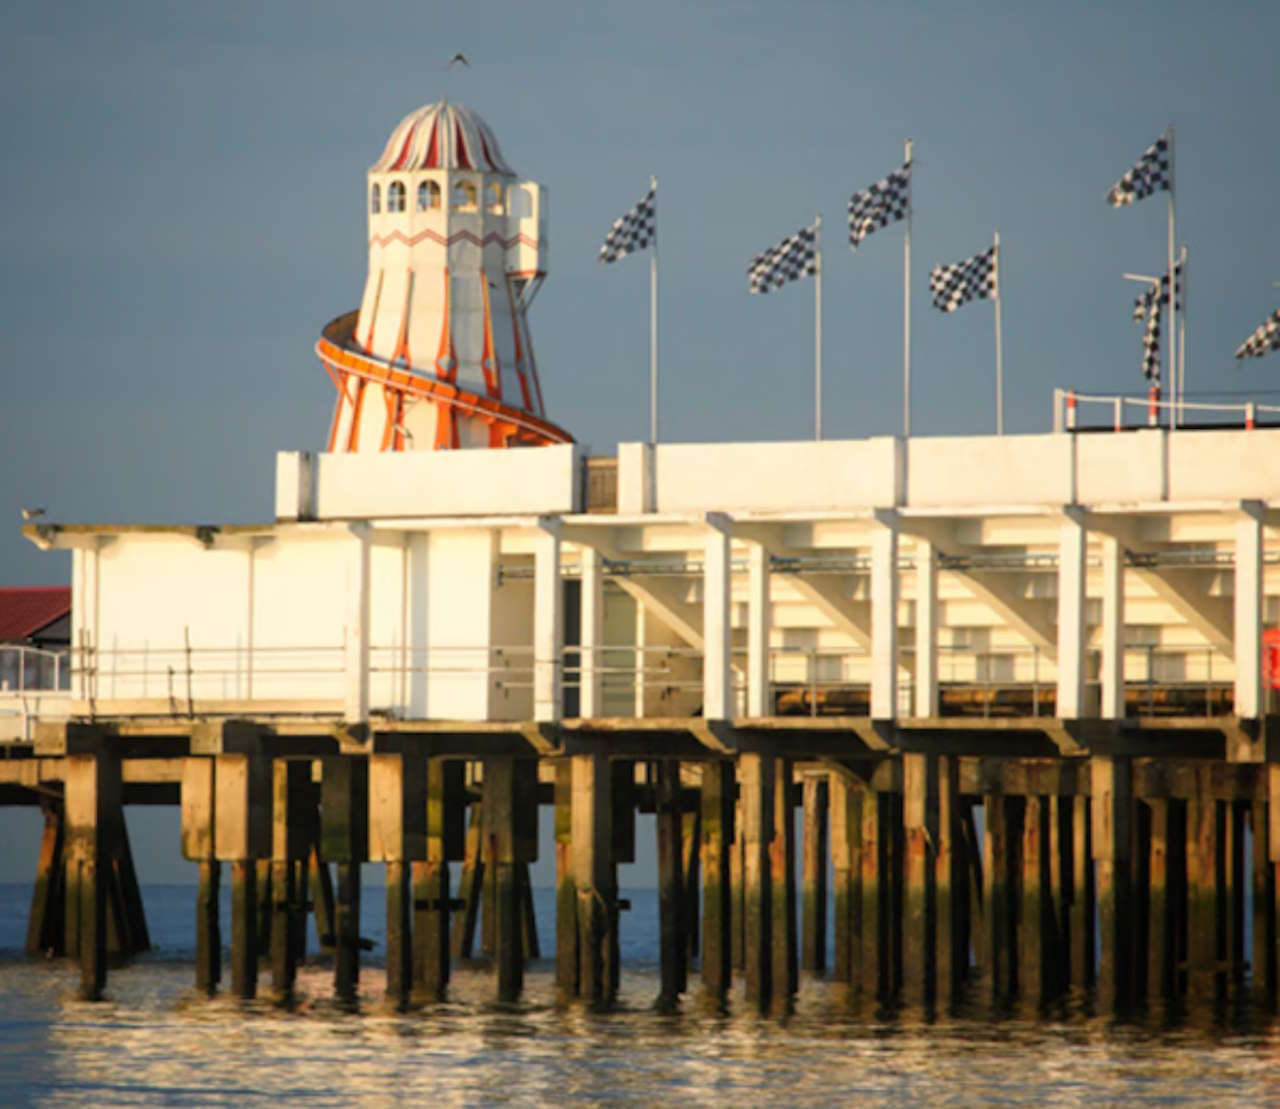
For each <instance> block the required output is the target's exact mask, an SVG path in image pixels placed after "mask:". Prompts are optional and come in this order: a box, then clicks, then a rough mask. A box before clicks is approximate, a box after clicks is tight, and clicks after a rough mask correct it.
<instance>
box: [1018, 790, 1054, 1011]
mask: <svg viewBox="0 0 1280 1109" xmlns="http://www.w3.org/2000/svg"><path fill="white" fill-rule="evenodd" d="M1049 809H1050V805H1049V798H1048V797H1042V796H1039V795H1036V794H1031V795H1029V796H1028V797H1027V798H1026V801H1025V804H1024V807H1023V810H1022V843H1021V850H1020V852H1019V857H1020V859H1021V862H1022V874H1021V880H1020V882H1019V892H1020V895H1021V896H1020V899H1019V901H1020V903H1019V905H1018V934H1017V941H1016V943H1015V945H1014V946H1015V948H1016V949H1017V953H1018V956H1017V957H1018V964H1017V976H1018V994H1019V996H1020V997H1021V998H1022V1000H1023V1002H1025V1003H1027V1004H1030V1005H1034V1006H1036V1007H1040V1006H1043V1005H1045V1004H1046V1003H1047V1002H1048V1001H1049V1000H1050V998H1051V997H1052V996H1053V989H1054V983H1053V976H1052V970H1051V967H1050V960H1051V956H1052V952H1053V951H1054V948H1055V942H1054V939H1055V937H1054V927H1053V881H1052V876H1051V873H1050V869H1051V868H1050V859H1049V843H1050V840H1051V838H1052V837H1051V836H1050V832H1049Z"/></svg>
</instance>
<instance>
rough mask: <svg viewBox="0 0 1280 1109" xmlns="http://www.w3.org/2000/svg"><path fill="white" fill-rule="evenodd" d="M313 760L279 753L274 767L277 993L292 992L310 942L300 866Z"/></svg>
mask: <svg viewBox="0 0 1280 1109" xmlns="http://www.w3.org/2000/svg"><path fill="white" fill-rule="evenodd" d="M314 800H315V798H314V795H313V790H312V784H311V763H310V761H307V760H286V759H276V760H275V762H274V764H273V765H272V770H271V909H272V917H273V921H272V928H271V983H272V987H273V989H274V991H275V995H276V999H277V1000H278V1001H281V1002H287V1001H288V1000H289V999H290V998H291V997H292V996H293V987H294V982H295V980H296V977H297V970H298V959H299V957H300V955H301V954H302V953H303V952H304V951H305V943H306V891H305V883H304V884H303V888H301V889H299V882H298V872H299V869H300V864H302V863H303V862H304V860H305V859H306V857H307V853H308V851H309V849H310V847H311V844H312V842H313V841H314V838H315V834H316V829H315V804H314Z"/></svg>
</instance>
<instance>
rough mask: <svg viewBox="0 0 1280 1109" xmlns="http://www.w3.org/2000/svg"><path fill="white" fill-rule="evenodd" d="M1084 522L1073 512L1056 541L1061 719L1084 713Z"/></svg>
mask: <svg viewBox="0 0 1280 1109" xmlns="http://www.w3.org/2000/svg"><path fill="white" fill-rule="evenodd" d="M1087 539H1088V533H1087V532H1086V530H1085V527H1084V522H1083V519H1082V518H1081V517H1080V516H1078V515H1076V514H1075V513H1072V514H1070V515H1068V516H1066V517H1065V518H1064V519H1063V521H1062V527H1061V529H1060V531H1059V538H1058V711H1057V715H1058V717H1059V718H1060V719H1064V720H1075V719H1077V718H1079V717H1080V716H1082V715H1083V714H1084V675H1085V667H1084V664H1085V659H1084V647H1085V624H1084V597H1085V549H1086V547H1087V546H1088V544H1087Z"/></svg>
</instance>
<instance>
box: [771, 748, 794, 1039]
mask: <svg viewBox="0 0 1280 1109" xmlns="http://www.w3.org/2000/svg"><path fill="white" fill-rule="evenodd" d="M772 771H773V838H772V840H771V841H770V843H769V879H770V883H771V886H772V888H771V890H770V892H769V910H770V914H771V916H772V922H771V924H770V933H769V934H770V941H771V946H772V952H773V954H772V963H773V965H772V968H771V970H770V990H771V999H770V1008H771V1009H772V1011H773V1012H774V1013H775V1014H779V1015H785V1014H787V1013H789V1012H790V1011H791V1006H792V1003H793V999H794V998H795V994H796V990H797V989H798V987H799V978H800V951H799V936H798V935H797V928H796V907H797V906H796V838H795V821H794V820H793V819H792V806H791V781H792V763H791V760H790V759H774V760H773V762H772Z"/></svg>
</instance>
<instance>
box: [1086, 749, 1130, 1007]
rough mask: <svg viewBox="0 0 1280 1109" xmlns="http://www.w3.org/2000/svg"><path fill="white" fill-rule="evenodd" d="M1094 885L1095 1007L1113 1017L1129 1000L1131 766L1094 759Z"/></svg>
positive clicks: (1118, 760)
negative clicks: (1097, 942) (1096, 941)
mask: <svg viewBox="0 0 1280 1109" xmlns="http://www.w3.org/2000/svg"><path fill="white" fill-rule="evenodd" d="M1090 776H1091V798H1092V802H1093V804H1092V820H1093V861H1094V881H1095V883H1096V890H1097V899H1098V926H1099V929H1100V936H1099V939H1100V941H1101V952H1102V953H1101V958H1100V959H1099V962H1098V1000H1099V1004H1100V1005H1102V1006H1106V1007H1108V1008H1110V1009H1111V1010H1112V1011H1114V1012H1116V1013H1118V1014H1125V1013H1127V1012H1128V1011H1129V1010H1130V1008H1131V1006H1132V1002H1133V956H1134V950H1133V931H1134V919H1133V854H1132V851H1133V767H1132V763H1131V761H1130V760H1129V759H1127V758H1121V757H1115V758H1111V757H1101V756H1094V757H1093V759H1092V760H1091V765H1090Z"/></svg>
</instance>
